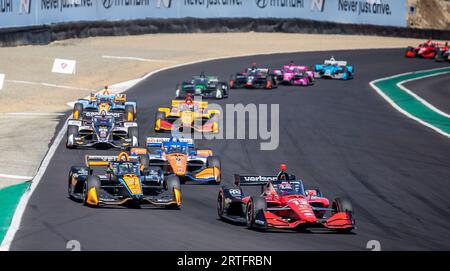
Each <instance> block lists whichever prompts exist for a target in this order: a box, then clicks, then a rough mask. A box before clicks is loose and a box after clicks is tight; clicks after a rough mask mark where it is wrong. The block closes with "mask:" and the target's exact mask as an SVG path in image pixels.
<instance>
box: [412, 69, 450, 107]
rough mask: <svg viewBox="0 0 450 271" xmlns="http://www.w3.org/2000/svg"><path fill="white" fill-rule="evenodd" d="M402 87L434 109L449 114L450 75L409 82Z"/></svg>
mask: <svg viewBox="0 0 450 271" xmlns="http://www.w3.org/2000/svg"><path fill="white" fill-rule="evenodd" d="M404 86H405V87H406V88H408V89H410V90H411V91H412V92H414V93H415V94H417V95H419V96H420V97H422V98H423V99H425V100H426V101H427V102H429V103H430V104H432V105H433V106H434V107H436V108H438V109H439V110H441V111H443V112H445V113H447V114H450V74H448V73H447V74H443V75H439V76H435V78H424V79H420V80H415V81H411V82H408V83H406V84H404Z"/></svg>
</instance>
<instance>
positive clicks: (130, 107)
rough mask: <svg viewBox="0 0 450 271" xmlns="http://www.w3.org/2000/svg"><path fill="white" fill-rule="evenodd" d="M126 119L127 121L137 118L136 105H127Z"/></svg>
mask: <svg viewBox="0 0 450 271" xmlns="http://www.w3.org/2000/svg"><path fill="white" fill-rule="evenodd" d="M124 120H125V121H134V120H135V115H134V106H133V105H131V104H127V105H125V116H124Z"/></svg>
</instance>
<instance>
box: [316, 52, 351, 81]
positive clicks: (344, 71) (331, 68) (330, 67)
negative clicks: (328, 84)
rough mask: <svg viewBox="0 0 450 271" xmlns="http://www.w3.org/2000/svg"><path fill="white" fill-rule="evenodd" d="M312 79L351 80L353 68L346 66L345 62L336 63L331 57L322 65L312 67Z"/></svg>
mask: <svg viewBox="0 0 450 271" xmlns="http://www.w3.org/2000/svg"><path fill="white" fill-rule="evenodd" d="M314 78H330V79H340V80H349V79H353V66H350V65H347V61H336V60H335V59H334V57H331V58H330V59H329V60H325V61H324V63H323V64H316V65H315V66H314Z"/></svg>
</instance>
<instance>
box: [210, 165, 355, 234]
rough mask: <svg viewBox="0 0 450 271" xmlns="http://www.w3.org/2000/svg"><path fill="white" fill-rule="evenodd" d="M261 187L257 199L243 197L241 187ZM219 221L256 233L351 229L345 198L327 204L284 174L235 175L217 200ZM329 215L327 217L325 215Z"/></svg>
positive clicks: (352, 222)
mask: <svg viewBox="0 0 450 271" xmlns="http://www.w3.org/2000/svg"><path fill="white" fill-rule="evenodd" d="M255 185H256V186H261V188H262V189H261V190H262V192H261V194H260V195H259V196H244V192H243V190H242V186H255ZM217 212H218V215H219V217H220V218H221V219H222V220H226V221H231V222H234V223H242V224H246V225H247V227H248V228H252V229H257V230H267V229H270V228H276V229H291V230H305V229H311V228H322V229H329V230H335V231H338V232H349V231H351V230H353V229H354V228H355V219H354V212H353V207H352V205H351V203H350V201H349V200H348V199H345V198H336V199H335V200H334V201H333V202H332V204H331V206H330V201H329V200H328V199H327V198H325V197H324V196H323V194H322V193H321V191H320V190H319V189H311V190H305V189H304V187H303V182H302V180H300V179H298V178H296V177H295V176H293V175H289V174H288V173H286V171H285V166H283V167H282V170H281V172H280V173H279V174H278V175H277V176H240V175H236V176H235V186H234V187H222V188H221V189H220V192H219V196H218V198H217ZM327 213H330V216H326V215H327Z"/></svg>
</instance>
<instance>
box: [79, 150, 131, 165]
mask: <svg viewBox="0 0 450 271" xmlns="http://www.w3.org/2000/svg"><path fill="white" fill-rule="evenodd" d="M118 161H130V162H139V157H138V156H129V155H128V154H127V153H125V152H122V153H120V154H119V155H117V156H114V155H86V156H85V163H86V166H87V167H107V166H109V164H110V163H111V162H118Z"/></svg>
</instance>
